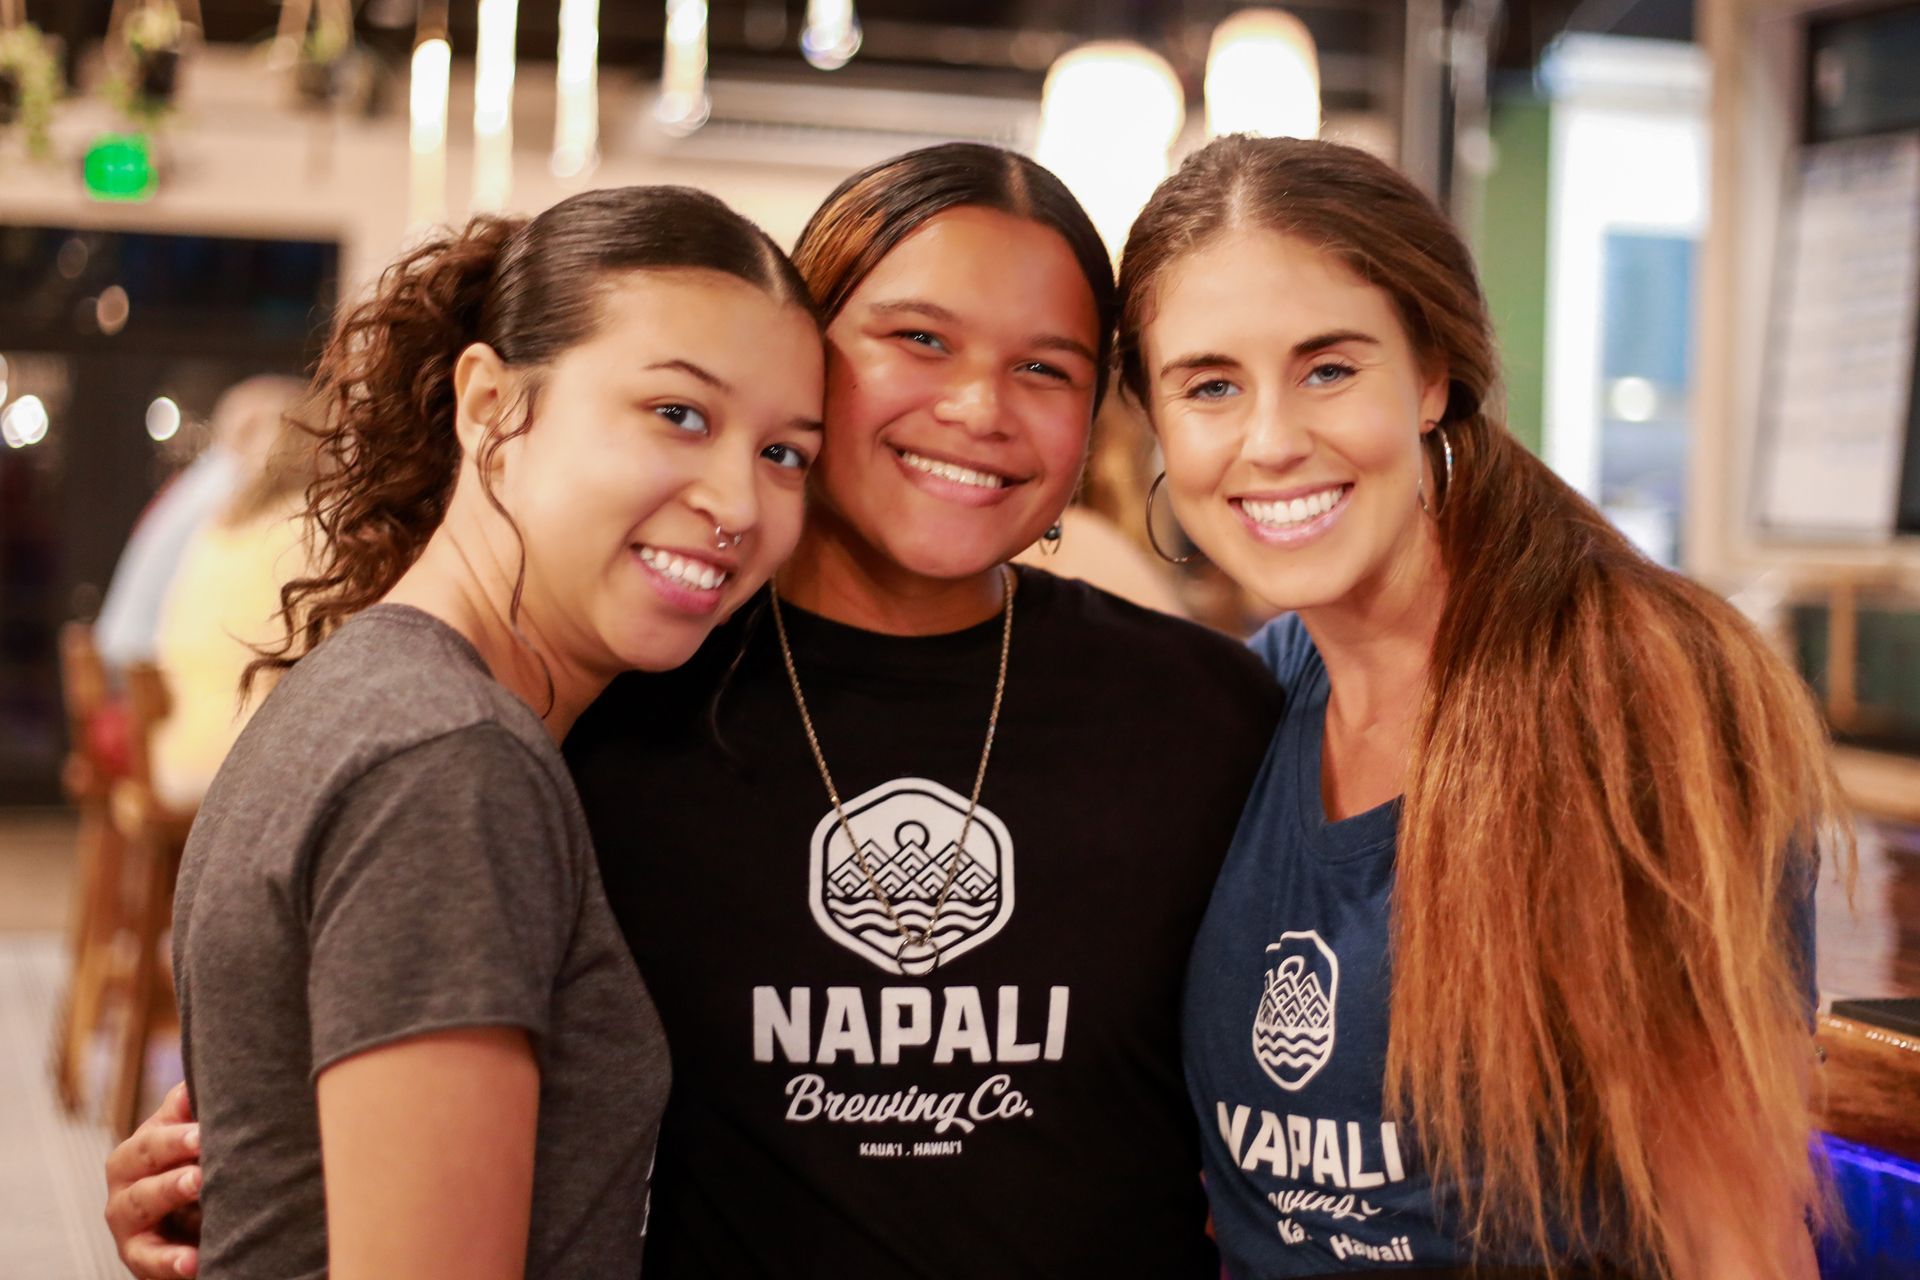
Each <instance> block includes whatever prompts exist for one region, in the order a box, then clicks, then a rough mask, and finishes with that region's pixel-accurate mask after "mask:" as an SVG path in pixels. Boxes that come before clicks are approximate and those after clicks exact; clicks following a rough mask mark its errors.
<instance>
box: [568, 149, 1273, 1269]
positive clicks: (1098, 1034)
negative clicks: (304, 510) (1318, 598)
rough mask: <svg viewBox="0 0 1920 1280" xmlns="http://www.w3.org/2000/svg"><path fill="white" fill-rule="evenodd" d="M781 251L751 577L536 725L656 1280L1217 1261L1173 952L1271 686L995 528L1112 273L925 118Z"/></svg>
mask: <svg viewBox="0 0 1920 1280" xmlns="http://www.w3.org/2000/svg"><path fill="white" fill-rule="evenodd" d="M794 261H795V265H796V266H798V267H799V268H800V270H801V274H802V275H803V276H804V277H805V278H806V280H807V284H808V287H809V288H810V289H811V290H812V291H813V294H814V297H815V298H816V300H818V302H819V303H820V305H821V308H822V310H823V312H824V313H825V318H826V319H827V322H828V330H827V332H828V393H827V414H826V417H827V421H826V430H827V437H826V447H825V449H824V450H823V452H822V456H821V462H820V465H819V467H818V468H817V469H816V471H815V473H814V478H813V482H812V486H811V493H812V499H813V502H812V506H811V508H810V511H809V518H808V528H807V532H806V533H805V534H804V535H803V537H802V541H801V546H800V549H799V551H798V552H797V553H796V554H795V556H794V558H793V560H791V561H790V562H789V563H788V565H787V567H786V568H785V569H783V570H782V571H781V572H780V574H779V575H778V576H777V579H776V582H777V586H778V593H777V594H770V595H766V596H763V597H761V598H760V599H759V600H757V601H756V602H755V603H754V604H752V605H749V606H746V607H744V608H743V609H742V610H741V612H740V615H739V616H738V617H737V618H736V619H735V620H734V622H733V623H732V625H730V626H729V627H727V628H725V629H723V630H722V631H720V632H718V633H716V634H715V636H714V638H713V640H712V641H710V642H709V644H708V645H707V646H706V648H705V649H704V650H703V651H702V653H701V655H700V657H699V658H697V659H696V660H695V662H694V663H693V664H692V665H691V666H690V667H688V668H686V669H684V670H683V671H681V672H679V673H676V674H674V675H671V676H665V677H652V676H649V677H643V678H637V679H629V680H621V681H616V682H615V684H614V686H613V687H612V688H611V689H609V691H608V692H607V694H606V695H605V696H603V697H602V699H601V700H600V702H599V703H597V704H596V705H595V706H594V707H593V708H592V709H591V710H590V711H589V712H588V714H587V715H586V716H585V717H584V718H583V719H582V721H581V722H580V725H579V727H578V728H577V729H576V730H575V732H574V734H573V736H572V737H571V738H570V739H569V741H568V744H567V749H568V758H569V760H570V762H571V764H572V765H573V769H574V775H575V779H576V781H577V782H578V783H579V785H580V788H581V795H582V798H583V800H584V802H585V805H586V809H587V813H588V820H589V822H590V824H591V826H592V828H593V833H594V839H595V842H596V844H597V846H598V849H599V853H600V859H601V866H602V873H603V876H604V878H605V880H606V884H607V891H608V896H609V899H610V901H612V903H613V904H614V910H615V913H616V915H617V916H618V918H619V920H620V922H621V925H622V927H623V928H624V930H625V931H626V935H627V940H628V942H629V944H630V945H631V946H632V947H633V949H634V954H635V955H636V957H637V958H638V959H639V961H640V968H641V972H642V973H643V974H644V975H645V976H646V979H647V983H648V987H649V989H650V990H651V991H652V992H653V994H654V998H655V999H656V1000H657V1001H658V1003H659V1006H660V1011H661V1017H662V1019H663V1020H664V1021H665V1023H666V1026H667V1038H668V1043H669V1044H670V1045H671V1046H672V1053H673V1056H674V1068H675V1084H674V1092H673V1097H672V1099H671V1101H670V1102H669V1104H668V1108H667V1117H666V1120H665V1122H664V1125H663V1128H662V1134H661V1144H660V1155H659V1165H658V1172H657V1177H656V1183H655V1196H654V1204H653V1217H652V1222H651V1225H650V1229H649V1240H648V1248H647V1258H646V1262H647V1268H648V1274H649V1276H652V1277H659V1276H665V1277H669V1278H670V1280H671V1278H673V1277H700V1278H701V1280H711V1278H713V1277H726V1276H769V1275H772V1276H812V1275H818V1276H834V1277H858V1276H889V1277H892V1276H941V1277H979V1276H1013V1275H1035V1276H1118V1275H1142V1276H1145V1275H1151V1276H1156V1277H1180V1276H1192V1277H1196V1278H1197V1277H1213V1276H1215V1275H1217V1274H1218V1264H1217V1262H1216V1260H1215V1257H1214V1251H1213V1248H1212V1245H1211V1244H1210V1242H1209V1241H1208V1239H1207V1236H1206V1231H1205V1223H1206V1209H1205V1204H1204V1201H1203V1197H1202V1195H1201V1189H1200V1183H1199V1179H1198V1176H1197V1171H1198V1169H1199V1147H1198V1143H1197V1141H1196V1138H1195V1135H1194V1131H1193V1123H1192V1119H1191V1117H1190V1115H1189V1113H1188V1111H1187V1109H1186V1103H1185V1099H1184V1093H1183V1089H1182V1084H1181V1072H1180V1061H1179V1047H1178V1025H1177V1024H1178V1006H1179V992H1180V982H1181V975H1182V973H1183V971H1184V968H1185V965H1186V957H1187V949H1188V946H1189V943H1190V942H1191V940H1192V937H1193V933H1194V930H1195V928H1196V927H1197V925H1198V923H1199V920H1200V915H1201V913H1202V911H1203V909H1204V907H1205V903H1206V899H1207V895H1208V892H1209V890H1210V888H1211V886H1212V883H1213V878H1214V874H1215V872H1216V870H1217V869H1218V867H1219V864H1220V860H1221V857H1222V855H1223V853H1224V851H1225V849H1226V847H1227V844H1228V842H1229V840H1230V838H1231V836H1232V834H1233V829H1234V824H1235V821H1236V819H1237V818H1238V816H1239V812H1240V806H1241V803H1242V801H1243V800H1244V798H1245V796H1246V792H1247V788H1248V785H1249V783H1250V781H1251V779H1252V777H1253V775H1254V773H1255V772H1256V770H1257V769H1258V767H1259V764H1260V760H1261V758H1262V755H1263V753H1264V751H1265V747H1266V742H1267V739H1268V737H1269V735H1270V732H1271V730H1272V727H1273V724H1274V721H1275V719H1276V717H1277V714H1278V702H1277V698H1276V695H1275V692H1274V686H1273V683H1272V681H1271V679H1270V678H1269V677H1268V676H1267V675H1266V673H1265V672H1264V671H1263V670H1262V669H1261V667H1260V664H1259V662H1258V661H1257V660H1256V659H1255V658H1254V657H1253V655H1251V654H1250V653H1248V652H1247V651H1246V650H1245V649H1243V648H1242V647H1241V646H1239V645H1237V644H1235V643H1233V642H1232V641H1231V640H1229V639H1226V638H1225V637H1221V636H1218V635H1214V634H1212V633H1210V632H1207V631H1205V630H1203V629H1201V628H1199V627H1197V626H1194V625H1192V624H1189V623H1186V622H1182V621H1179V620H1176V619H1173V618H1169V617H1166V616H1163V615H1160V614H1155V613H1151V612H1148V611H1146V610H1143V609H1140V608H1137V607H1135V606H1132V605H1129V604H1126V603H1124V602H1122V601H1120V600H1118V599H1117V598H1115V597H1113V596H1109V595H1107V594H1105V593H1103V592H1100V591H1097V590H1095V589H1093V588H1091V587H1088V586H1086V585H1084V584H1081V583H1078V582H1072V581H1067V580H1064V579H1059V578H1055V577H1053V576H1051V575H1049V574H1046V573H1043V572H1038V571H1034V570H1028V569H1022V570H1018V571H1015V570H1013V569H1011V568H1008V567H1007V565H1006V562H1007V561H1008V560H1009V559H1011V558H1012V557H1013V556H1014V555H1015V554H1016V553H1018V552H1019V551H1020V550H1021V549H1022V548H1024V547H1026V546H1028V545H1030V544H1032V543H1033V542H1034V541H1035V540H1036V539H1037V538H1039V537H1040V535H1041V534H1042V533H1043V532H1044V531H1045V530H1046V529H1047V528H1048V527H1049V526H1050V525H1052V524H1053V523H1054V522H1055V521H1056V520H1057V519H1058V518H1059V516H1060V513H1061V510H1062V509H1063V508H1064V507H1065V506H1066V504H1067V501H1068V499H1069V498H1070V497H1071V495H1072V493H1073V490H1074V487H1075V485H1076V483H1077V481H1078V479H1079V474H1080V468H1081V465H1082V463H1083V460H1084V457H1085V450H1086V444H1087V433H1088V427H1089V424H1090V422H1091V420H1092V415H1093V412H1094V410H1095V409H1096V408H1097V407H1098V404H1099V402H1100V398H1101V395H1102V393H1103V391H1104V389H1105V382H1106V368H1107V357H1108V351H1109V346H1108V335H1109V334H1110V332H1111V329H1112V320H1113V305H1114V290H1113V284H1112V278H1111V272H1110V268H1109V265H1108V258H1107V253H1106V250H1105V248H1104V247H1103V246H1102V244H1101V242H1100V240H1099V237H1098V235H1097V234H1096V232H1095V231H1094V229H1093V226H1092V224H1091V223H1090V222H1089V221H1088V220H1087V217H1086V215H1085V213H1084V212H1083V211H1082V210H1081V209H1080V207H1079V205H1078V204H1076V203H1075V202H1074V200H1073V197H1072V196H1071V195H1069V194H1068V192H1067V191H1066V189H1065V188H1064V187H1063V186H1062V185H1061V184H1060V182H1059V181H1058V180H1057V179H1056V178H1054V177H1053V176H1052V175H1051V174H1049V173H1047V172H1046V171H1045V170H1044V169H1041V168H1040V167H1039V166H1037V165H1035V164H1033V163H1032V162H1031V161H1029V160H1026V159H1024V158H1022V157H1019V156H1016V155H1013V154H1011V153H1008V152H1003V151H998V150H994V149H992V148H987V147H980V146H970V145H949V146H942V147H935V148H931V149H928V150H924V151H919V152H914V153H912V154H909V155H906V156H903V157H900V158H898V159H896V160H893V161H891V162H888V163H886V164H883V165H880V166H878V167H876V168H874V169H872V170H869V171H867V172H865V173H862V174H859V175H856V176H855V177H853V178H852V179H849V180H848V181H847V182H846V183H844V184H843V185H842V186H841V187H840V188H839V190H837V191H836V192H835V193H834V194H833V195H832V196H830V197H829V198H828V199H827V201H826V203H825V204H824V205H823V206H822V207H821V209H820V211H819V212H818V213H816V214H815V215H814V218H813V220H812V221H811V223H809V225H808V227H807V228H806V230H805V232H804V233H803V234H802V235H801V238H800V241H799V244H798V245H797V246H796V248H795V251H794Z"/></svg>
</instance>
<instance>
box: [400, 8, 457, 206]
mask: <svg viewBox="0 0 1920 1280" xmlns="http://www.w3.org/2000/svg"><path fill="white" fill-rule="evenodd" d="M437 18H438V20H437V21H433V20H431V18H430V16H429V15H428V14H422V16H421V20H420V28H419V35H418V38H417V42H416V43H415V44H414V46H413V69H412V78H411V81H410V83H409V85H408V88H407V121H408V123H407V142H408V147H409V149H410V150H411V151H412V158H411V160H410V162H409V165H410V174H409V192H408V201H407V220H408V222H409V223H411V224H412V225H413V226H414V227H416V228H418V227H425V226H430V225H432V224H434V223H438V222H445V221H446V220H447V97H448V93H449V88H448V84H449V78H450V77H451V75H452V72H453V46H452V45H450V44H448V43H447V27H446V9H445V7H444V5H442V6H440V7H439V8H438V10H437Z"/></svg>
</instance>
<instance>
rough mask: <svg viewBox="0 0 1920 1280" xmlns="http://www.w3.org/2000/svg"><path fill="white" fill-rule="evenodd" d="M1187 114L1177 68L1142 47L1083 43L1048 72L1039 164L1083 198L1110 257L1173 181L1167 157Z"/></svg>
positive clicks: (1042, 104)
mask: <svg viewBox="0 0 1920 1280" xmlns="http://www.w3.org/2000/svg"><path fill="white" fill-rule="evenodd" d="M1186 115H1187V109H1186V95H1185V94H1184V93H1182V92H1181V89H1180V81H1179V79H1178V78H1177V77H1175V75H1174V74H1173V68H1172V67H1170V66H1168V65H1167V60H1166V59H1165V58H1162V57H1161V56H1160V55H1159V54H1157V53H1154V52H1153V51H1152V50H1150V49H1147V48H1145V47H1144V46H1142V45H1137V44H1133V43H1130V42H1127V41H1118V40H1115V41H1100V42H1098V43H1095V44H1088V45H1082V46H1081V47H1080V48H1078V49H1074V50H1072V51H1071V52H1068V53H1065V54H1062V55H1061V56H1060V57H1059V58H1058V59H1057V60H1055V62H1054V64H1053V68H1052V70H1050V71H1048V72H1047V82H1046V87H1045V89H1044V90H1043V91H1042V93H1041V97H1040V137H1039V142H1038V145H1037V146H1036V147H1035V148H1034V153H1035V158H1036V159H1037V160H1039V161H1040V163H1041V164H1043V165H1045V166H1046V167H1047V168H1049V169H1051V170H1053V172H1054V173H1056V174H1058V175H1059V177H1060V180H1061V181H1062V182H1065V183H1066V184H1067V187H1068V188H1069V189H1070V190H1071V191H1072V192H1073V194H1074V195H1076V196H1078V197H1079V198H1080V203H1082V204H1084V205H1085V206H1086V207H1087V212H1088V214H1090V215H1091V216H1092V218H1093V224H1094V226H1096V227H1098V228H1099V230H1100V238H1101V239H1103V240H1105V241H1106V244H1107V251H1108V252H1109V253H1111V254H1113V255H1115V256H1118V255H1119V252H1120V248H1121V246H1122V245H1123V244H1125V243H1126V238H1127V228H1128V227H1129V226H1131V225H1132V223H1133V219H1134V217H1135V215H1137V214H1138V213H1139V212H1140V209H1141V207H1142V206H1143V205H1145V204H1146V202H1147V197H1148V196H1149V195H1151V194H1152V193H1153V189H1154V187H1155V186H1156V185H1158V184H1159V182H1160V180H1161V179H1162V178H1164V177H1166V176H1167V152H1168V149H1169V148H1171V147H1172V146H1173V140H1174V139H1175V138H1177V137H1178V136H1179V135H1180V127H1181V125H1182V124H1184V123H1185V122H1186Z"/></svg>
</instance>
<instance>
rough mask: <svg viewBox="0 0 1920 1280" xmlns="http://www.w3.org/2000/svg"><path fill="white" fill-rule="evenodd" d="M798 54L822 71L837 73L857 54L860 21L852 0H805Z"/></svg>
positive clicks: (858, 50) (858, 49)
mask: <svg viewBox="0 0 1920 1280" xmlns="http://www.w3.org/2000/svg"><path fill="white" fill-rule="evenodd" d="M800 52H801V54H803V55H804V56H805V57H806V60H807V61H808V62H811V63H812V64H813V65H814V66H816V67H818V68H820V69H821V70H822V71H838V70H839V69H840V68H841V67H844V66H846V65H847V64H848V63H849V62H851V61H853V55H854V54H856V53H858V52H860V18H859V16H858V15H857V14H855V13H854V11H853V0H807V25H806V29H805V30H803V31H802V32H801V33H800Z"/></svg>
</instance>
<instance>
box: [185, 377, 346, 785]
mask: <svg viewBox="0 0 1920 1280" xmlns="http://www.w3.org/2000/svg"><path fill="white" fill-rule="evenodd" d="M301 390H302V388H301V384H299V383H297V382H295V381H293V380H292V379H287V378H274V379H258V380H255V381H254V382H251V383H242V384H241V386H240V387H238V388H236V389H235V391H234V392H232V393H229V396H228V399H229V400H231V399H232V398H233V396H235V395H238V394H240V393H241V392H245V393H246V397H245V399H244V400H242V402H241V405H240V408H241V409H242V410H244V414H243V415H237V416H238V420H239V422H240V423H241V424H242V425H241V426H240V427H239V428H238V436H237V438H238V440H239V441H240V444H241V446H242V447H241V448H237V449H233V450H232V451H231V452H232V460H231V463H229V464H228V466H227V468H226V469H227V470H230V471H231V473H232V475H233V477H234V480H235V481H236V484H235V487H234V489H233V491H232V493H231V494H230V495H229V496H228V497H227V499H226V500H225V501H224V502H222V503H221V504H220V505H219V506H218V507H216V508H215V509H214V510H213V511H212V512H211V513H210V515H209V516H208V518H206V519H203V520H202V521H201V522H200V523H199V525H198V527H197V528H195V529H194V530H193V532H192V533H191V534H190V535H189V536H188V538H187V539H186V542H185V544H184V546H182V548H181V551H180V560H179V567H178V568H177V570H176V571H175V572H174V574H173V578H172V581H171V582H170V583H169V584H168V586H167V590H166V594H165V597H164V598H163V600H162V601H161V604H160V611H159V618H158V624H157V628H156V632H155V635H154V641H153V662H154V664H155V665H156V666H157V667H159V669H160V673H161V675H162V676H164V677H165V679H166V683H167V692H168V695H169V709H168V712H167V715H166V717H165V718H164V719H163V720H161V722H160V723H159V725H158V726H157V727H156V728H155V730H154V740H153V744H152V767H153V785H154V791H155V793H156V794H157V795H158V796H159V798H160V801H161V803H162V804H164V805H165V806H166V807H167V808H169V809H171V810H173V811H174V812H176V813H186V814H190V813H192V812H193V811H194V809H196V808H197V807H198V806H199V803H200V798H201V797H202V796H203V795H205V794H206V790H207V786H208V784H209V783H211V782H212V781H213V775H214V774H215V773H216V772H217V771H218V770H219V768H220V762H221V761H222V760H224V759H226V756H227V751H228V750H229V749H230V748H231V747H232V746H233V742H234V739H235V738H237V737H239V736H240V731H241V730H242V729H244V728H245V727H246V724H247V720H248V718H249V717H250V716H251V715H252V714H253V711H254V709H255V708H256V707H258V706H259V704H260V699H261V698H263V697H264V696H265V695H266V692H267V689H268V687H269V682H267V681H256V682H255V683H254V685H253V687H252V688H251V689H250V690H249V691H248V693H247V694H246V696H245V697H238V696H236V694H235V690H237V689H239V687H240V678H241V675H242V673H243V672H244V671H245V670H246V668H247V665H248V664H249V663H250V662H252V661H253V659H254V658H255V656H256V654H255V649H256V647H258V646H260V645H264V644H267V643H269V642H270V641H272V640H274V639H276V638H277V637H278V635H279V634H280V628H279V624H278V616H279V612H280V591H281V588H283V587H285V586H286V585H287V584H288V583H289V582H292V581H293V580H294V579H296V578H300V577H304V576H305V574H306V573H307V570H308V568H309V565H308V559H307V554H306V539H305V528H304V521H303V517H304V515H305V511H306V494H307V486H308V485H310V484H311V483H312V482H313V480H314V479H315V477H316V476H317V475H318V474H319V463H320V453H319V448H318V442H317V441H316V440H315V438H314V436H313V434H312V432H311V431H310V430H309V429H308V427H307V426H306V425H304V424H303V423H302V422H300V421H299V420H298V418H299V416H300V415H298V414H297V413H296V412H295V398H296V396H297V395H298V394H299V392H300V391H301ZM223 407H225V406H224V405H223Z"/></svg>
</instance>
